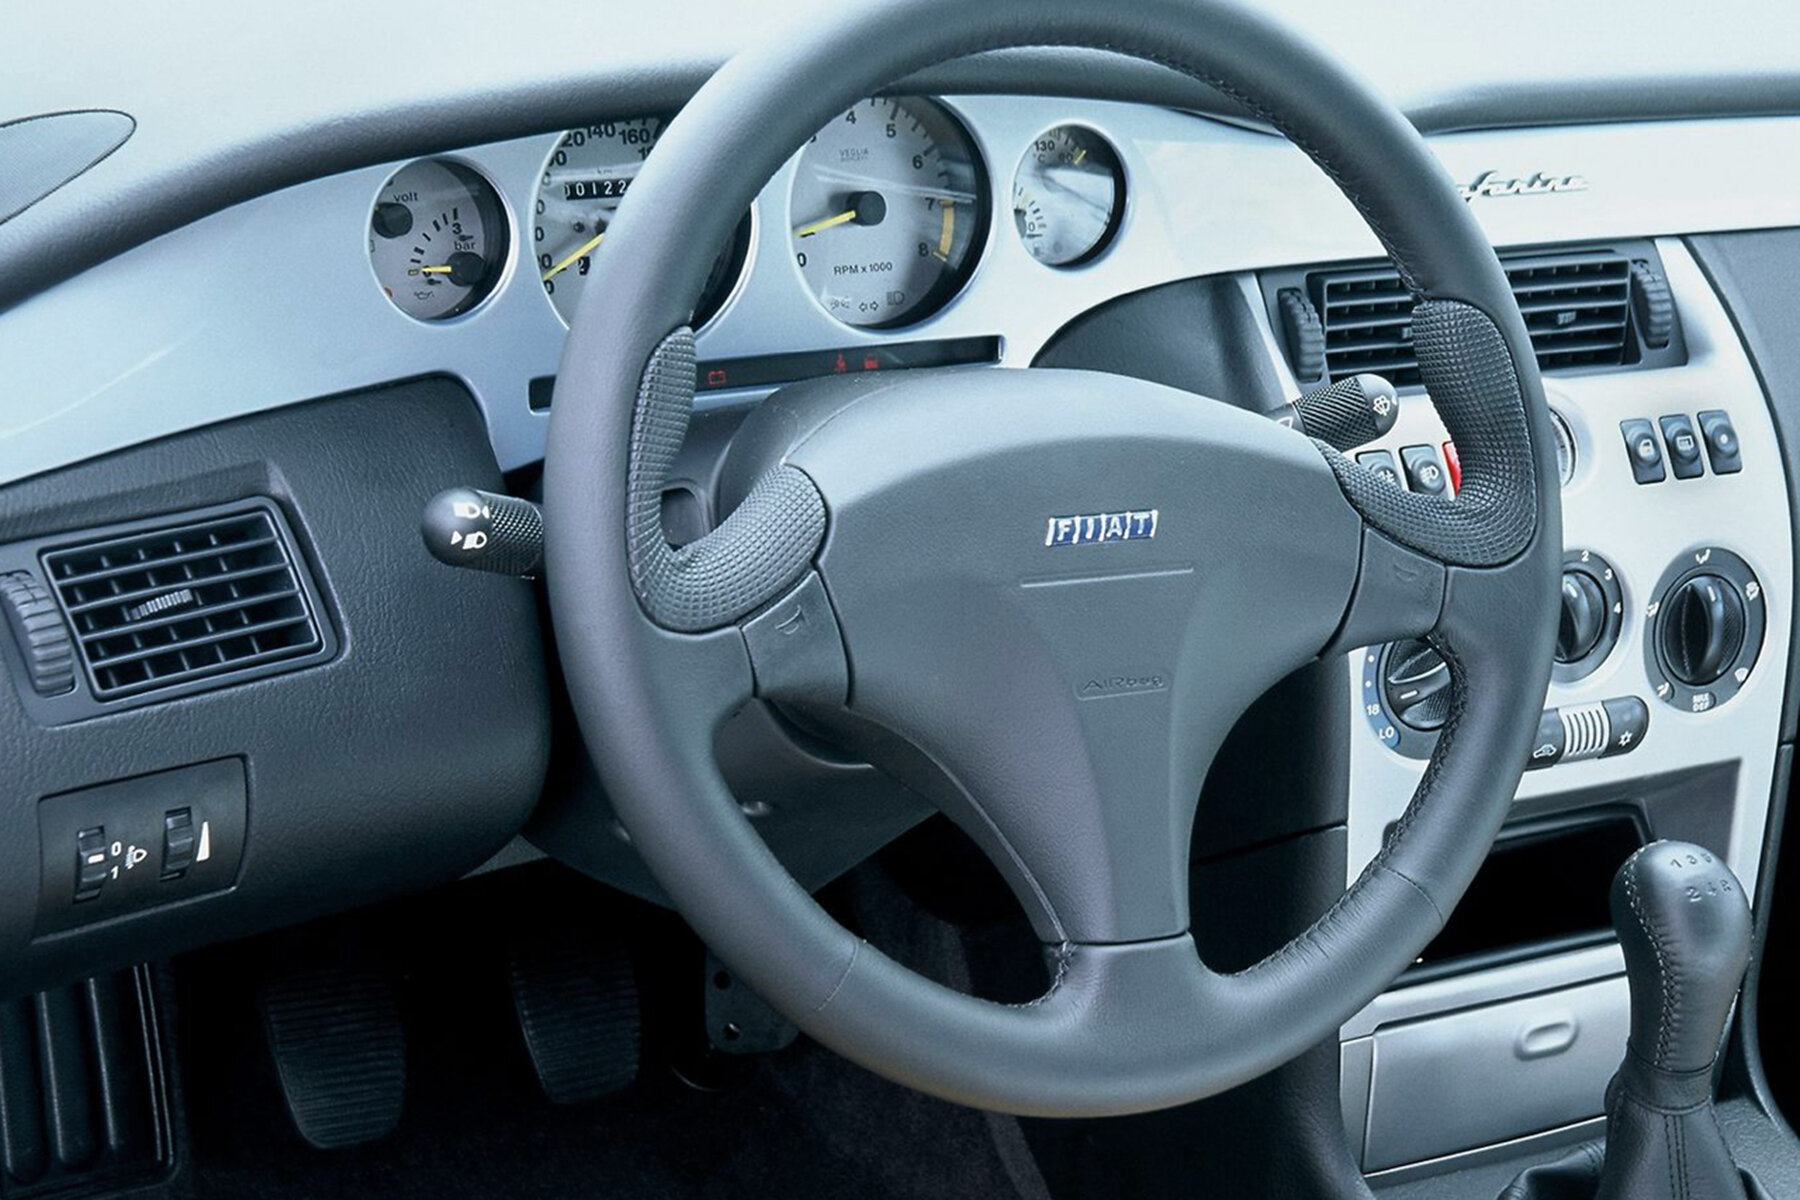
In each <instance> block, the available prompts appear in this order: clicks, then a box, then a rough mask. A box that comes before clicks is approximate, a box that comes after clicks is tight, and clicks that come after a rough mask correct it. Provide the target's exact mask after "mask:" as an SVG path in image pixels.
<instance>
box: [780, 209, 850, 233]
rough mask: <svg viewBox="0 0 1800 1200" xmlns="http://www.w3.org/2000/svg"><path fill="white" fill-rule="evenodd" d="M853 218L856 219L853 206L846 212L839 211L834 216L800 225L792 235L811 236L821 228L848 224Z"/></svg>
mask: <svg viewBox="0 0 1800 1200" xmlns="http://www.w3.org/2000/svg"><path fill="white" fill-rule="evenodd" d="M854 220H856V210H855V209H854V208H853V209H850V210H849V211H848V212H841V213H839V214H838V215H837V216H835V217H826V218H825V219H824V220H822V221H813V222H812V223H810V224H807V225H801V226H799V227H798V228H797V229H795V230H794V236H795V237H797V238H803V237H811V236H812V235H813V234H815V233H818V232H819V231H820V230H822V229H831V228H833V227H835V226H838V225H848V224H849V223H850V222H852V221H854Z"/></svg>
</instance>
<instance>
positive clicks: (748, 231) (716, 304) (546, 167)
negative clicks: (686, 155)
mask: <svg viewBox="0 0 1800 1200" xmlns="http://www.w3.org/2000/svg"><path fill="white" fill-rule="evenodd" d="M674 119H675V118H674V115H673V114H665V113H639V114H636V115H634V116H628V117H612V118H603V119H602V120H600V121H596V122H592V123H590V124H589V125H585V126H580V127H578V128H575V129H564V130H562V131H561V132H559V133H556V134H553V135H552V140H551V142H550V147H549V149H548V150H546V151H545V152H544V156H543V160H542V161H541V162H539V164H538V169H537V174H536V175H535V176H534V177H533V179H532V185H531V207H530V212H529V214H528V215H529V217H530V224H531V238H532V241H531V244H532V246H534V247H535V246H536V245H537V240H536V239H537V230H538V227H539V225H540V221H539V217H540V216H541V215H542V214H541V213H540V212H539V211H538V206H539V205H540V204H541V203H543V201H544V181H545V178H546V176H547V175H548V174H549V172H550V168H551V166H552V164H554V163H555V161H556V155H557V153H558V152H559V151H561V150H562V149H563V148H564V146H565V145H566V144H567V142H568V140H569V137H570V136H571V135H572V134H574V133H576V132H578V131H579V130H581V129H590V128H592V127H593V125H595V124H604V123H606V122H607V121H608V120H610V121H612V122H615V123H620V124H622V123H625V122H628V121H657V122H660V124H659V125H658V126H657V130H656V142H657V143H660V142H661V141H662V137H663V133H664V132H665V131H666V130H667V129H668V126H669V123H670V122H671V121H673V120H674ZM651 150H652V152H654V151H655V145H652V146H651ZM760 203H761V201H760V198H759V199H758V200H757V201H755V202H752V204H751V205H750V207H749V209H748V210H746V211H745V213H744V216H743V219H742V220H740V221H739V222H738V224H737V225H736V226H735V227H734V229H733V231H732V235H731V245H730V247H729V249H728V251H727V253H728V256H729V257H728V263H727V266H726V277H725V280H724V282H722V283H721V284H720V285H719V287H718V288H717V290H716V291H713V290H710V289H709V292H708V294H707V295H703V296H702V297H701V298H700V303H699V306H698V307H697V308H696V309H695V311H694V314H693V320H692V322H691V323H692V326H693V328H694V330H695V332H699V331H701V330H704V329H707V328H708V327H710V326H711V325H712V324H713V323H714V322H715V321H717V320H718V319H719V317H720V316H721V315H723V314H724V313H725V311H726V310H727V309H729V308H730V307H731V306H732V304H733V302H735V301H736V300H737V298H738V296H739V295H741V294H742V293H743V290H744V285H745V282H746V281H747V280H748V279H749V278H750V272H751V271H752V270H753V269H754V268H755V265H756V244H757V238H758V237H759V235H760V232H761V231H760V229H759V227H758V222H759V220H760V216H759V214H758V207H759V205H760ZM530 261H531V264H532V281H533V283H534V284H536V290H537V292H538V293H539V295H541V296H542V297H543V299H544V303H545V304H546V305H548V306H549V308H550V312H551V313H552V314H553V315H554V316H555V317H556V319H557V321H558V322H560V323H561V324H562V327H563V328H564V329H567V328H569V318H568V317H567V316H565V315H564V314H563V310H562V307H561V306H560V305H558V304H557V302H556V297H555V296H554V295H552V294H551V293H550V292H549V291H547V290H546V289H545V288H544V286H543V280H542V279H541V278H540V277H539V274H538V272H539V271H540V269H541V268H540V267H539V264H538V257H537V254H536V253H535V252H534V253H532V254H531V256H530Z"/></svg>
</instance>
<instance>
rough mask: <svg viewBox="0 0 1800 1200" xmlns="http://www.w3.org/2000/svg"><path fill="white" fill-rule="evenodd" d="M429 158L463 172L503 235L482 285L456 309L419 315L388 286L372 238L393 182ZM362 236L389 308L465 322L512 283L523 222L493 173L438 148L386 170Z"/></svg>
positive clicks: (440, 321) (436, 321) (437, 323)
mask: <svg viewBox="0 0 1800 1200" xmlns="http://www.w3.org/2000/svg"><path fill="white" fill-rule="evenodd" d="M423 163H431V164H435V165H437V166H442V167H446V168H448V169H449V170H450V171H451V172H452V173H453V174H455V175H457V176H458V177H459V178H460V179H461V180H462V181H463V182H464V184H465V186H467V187H468V188H469V194H470V196H471V198H472V199H473V200H474V202H475V203H476V204H478V205H480V206H481V207H482V209H483V210H484V213H483V219H484V220H485V221H487V222H488V223H489V226H490V228H492V229H493V230H495V231H496V232H498V234H499V235H500V238H501V245H500V247H499V251H498V254H497V256H492V257H497V258H498V259H499V263H498V266H497V267H495V268H494V269H492V270H490V272H489V274H488V275H487V276H486V277H485V278H484V279H483V280H482V281H481V285H480V287H479V289H471V290H470V295H469V297H468V298H466V299H465V300H464V301H463V302H462V303H460V304H458V305H457V306H456V307H455V308H454V309H452V310H450V311H448V312H445V313H442V314H440V315H438V316H432V317H423V316H418V315H416V314H414V313H410V312H408V311H406V309H405V308H403V307H401V305H400V302H399V301H398V300H396V299H395V298H394V296H393V295H392V293H390V292H389V291H388V290H387V289H388V281H386V280H384V279H383V278H382V276H381V271H380V269H379V268H378V267H377V266H376V265H375V256H374V251H373V243H372V241H371V239H372V238H373V237H375V236H376V235H375V234H374V232H373V224H374V219H375V212H376V210H377V209H378V208H379V207H380V205H381V204H382V202H383V197H384V196H385V195H386V193H387V190H388V187H389V185H391V184H392V183H393V182H394V180H396V179H398V178H399V177H400V176H401V175H403V174H405V173H406V172H407V171H409V170H412V169H413V168H414V167H416V166H419V165H420V164H423ZM362 237H363V241H364V243H365V245H366V246H367V247H368V250H367V253H365V255H364V264H365V265H366V266H367V267H368V269H369V277H370V278H371V279H373V280H374V282H375V287H376V289H377V290H378V291H380V292H381V293H382V298H383V299H384V300H386V301H387V304H388V308H389V309H391V310H392V311H393V312H396V313H398V314H399V315H400V316H402V317H405V318H406V319H407V320H409V321H412V322H415V323H416V324H419V325H424V326H428V327H447V326H452V325H459V324H461V323H462V322H464V321H467V320H468V319H470V318H471V317H474V316H476V315H477V314H479V313H481V312H483V311H484V310H485V309H486V308H487V307H488V305H489V304H490V303H491V302H492V301H493V299H494V297H495V296H497V295H499V294H500V293H501V292H502V291H504V290H505V289H506V287H507V285H508V284H509V283H511V281H512V275H513V269H514V265H515V264H516V262H517V261H518V257H519V255H518V247H519V226H518V221H517V219H516V217H515V215H514V213H513V206H512V202H511V200H510V198H509V197H508V196H507V194H506V192H505V190H504V189H502V188H501V186H500V184H499V183H498V182H497V181H496V180H495V179H494V177H493V175H492V174H490V173H489V172H488V171H486V170H484V169H483V168H482V167H480V166H478V165H477V164H475V163H473V162H471V161H469V160H468V159H466V158H464V157H462V156H460V155H455V154H433V155H427V156H425V157H423V158H414V159H409V160H408V161H406V162H404V163H402V164H400V165H399V166H398V167H396V168H394V170H392V171H390V172H388V173H387V174H386V175H384V176H383V177H382V179H381V182H380V183H379V184H377V185H376V188H375V191H374V193H373V194H372V195H371V196H370V197H369V200H368V204H367V206H366V208H365V209H364V212H363V225H362ZM490 261H491V258H490Z"/></svg>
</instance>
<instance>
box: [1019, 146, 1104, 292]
mask: <svg viewBox="0 0 1800 1200" xmlns="http://www.w3.org/2000/svg"><path fill="white" fill-rule="evenodd" d="M1124 215H1125V170H1124V168H1123V167H1122V166H1120V164H1119V155H1118V152H1117V151H1115V150H1114V149H1113V148H1112V144H1111V143H1110V142H1108V141H1107V140H1106V139H1105V138H1103V137H1101V136H1100V135H1099V134H1098V133H1095V132H1094V131H1093V130H1092V129H1089V128H1087V127H1086V126H1083V125H1058V126H1057V127H1056V128H1055V129H1051V130H1048V131H1047V132H1045V133H1042V134H1040V135H1038V137H1037V139H1036V140H1034V141H1033V142H1032V143H1031V148H1030V149H1029V150H1027V151H1026V152H1025V157H1023V158H1022V159H1020V160H1019V169H1018V170H1017V171H1016V172H1015V173H1014V175H1013V223H1014V224H1015V225H1017V226H1018V229H1019V238H1020V240H1021V241H1023V242H1024V243H1025V249H1026V250H1027V251H1029V252H1030V254H1031V257H1033V258H1035V259H1037V260H1038V261H1039V262H1041V263H1043V264H1044V265H1045V266H1050V267H1072V266H1075V265H1076V264H1077V263H1084V262H1087V261H1088V260H1089V259H1091V258H1093V257H1095V256H1096V255H1098V254H1099V253H1100V252H1101V251H1102V250H1104V249H1106V247H1107V245H1108V244H1109V243H1110V242H1111V241H1112V238H1113V235H1114V234H1115V233H1117V232H1118V229H1119V220H1120V218H1121V217H1123V216H1124Z"/></svg>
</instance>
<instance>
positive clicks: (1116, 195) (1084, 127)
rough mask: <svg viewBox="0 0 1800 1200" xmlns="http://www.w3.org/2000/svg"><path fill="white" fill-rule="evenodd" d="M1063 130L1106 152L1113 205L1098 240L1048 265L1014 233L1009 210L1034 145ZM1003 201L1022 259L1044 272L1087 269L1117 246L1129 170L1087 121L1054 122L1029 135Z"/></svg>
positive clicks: (1109, 140) (1113, 147) (1012, 210)
mask: <svg viewBox="0 0 1800 1200" xmlns="http://www.w3.org/2000/svg"><path fill="white" fill-rule="evenodd" d="M1065 130H1075V131H1079V132H1080V133H1082V134H1084V135H1086V136H1088V137H1090V138H1092V139H1093V140H1094V141H1095V142H1097V143H1099V144H1100V145H1101V146H1104V147H1105V148H1106V154H1107V157H1108V159H1109V160H1110V163H1111V175H1112V177H1113V201H1112V211H1111V212H1110V213H1109V214H1108V215H1107V220H1106V226H1105V228H1104V229H1102V230H1101V231H1100V235H1099V237H1098V238H1096V239H1095V240H1094V241H1093V242H1092V243H1091V244H1090V245H1089V246H1087V247H1086V248H1085V249H1084V250H1082V251H1081V253H1079V254H1077V255H1075V256H1074V257H1073V258H1069V259H1065V260H1062V261H1060V262H1052V261H1051V260H1049V259H1044V258H1039V257H1038V256H1037V255H1036V254H1033V253H1032V252H1031V247H1030V245H1029V244H1027V242H1026V241H1025V236H1024V233H1023V232H1022V231H1020V230H1019V229H1018V225H1017V213H1018V210H1017V209H1016V208H1014V207H1013V195H1014V194H1015V193H1016V192H1017V190H1018V187H1019V177H1020V176H1021V175H1022V174H1023V173H1024V171H1025V169H1026V166H1027V164H1028V162H1029V160H1030V159H1031V157H1032V155H1033V153H1034V151H1035V149H1036V146H1037V143H1038V142H1039V141H1040V140H1042V139H1043V138H1046V137H1051V136H1054V135H1056V134H1059V133H1062V132H1063V131H1065ZM1006 200H1007V211H1008V212H1010V213H1012V214H1013V215H1014V230H1013V231H1014V234H1015V236H1017V237H1018V239H1019V246H1020V248H1021V249H1023V250H1024V251H1025V254H1026V257H1028V258H1030V259H1031V260H1032V261H1033V262H1035V263H1037V264H1038V265H1039V266H1042V267H1045V268H1047V269H1048V270H1052V271H1072V270H1075V269H1077V268H1080V267H1085V266H1088V265H1090V264H1091V263H1094V262H1097V261H1098V260H1100V259H1102V258H1104V257H1106V255H1107V253H1108V252H1109V251H1110V250H1111V249H1112V248H1113V247H1114V246H1115V245H1117V244H1118V241H1119V231H1120V230H1121V229H1122V228H1124V225H1125V214H1126V209H1127V208H1128V206H1129V205H1130V204H1131V200H1132V194H1131V175H1130V171H1129V169H1128V168H1127V167H1126V165H1125V155H1124V154H1122V153H1121V152H1120V150H1119V147H1118V144H1117V143H1116V142H1114V141H1113V139H1112V138H1110V137H1108V136H1107V134H1106V133H1105V131H1104V130H1102V129H1100V128H1099V127H1098V126H1096V125H1094V124H1092V123H1090V122H1088V121H1057V122H1056V123H1055V124H1053V125H1047V126H1045V127H1044V128H1043V129H1041V130H1039V131H1038V132H1037V133H1036V134H1034V135H1032V138H1031V141H1030V142H1029V143H1027V145H1026V147H1025V149H1024V151H1023V152H1021V153H1020V155H1019V157H1018V160H1017V161H1016V162H1015V163H1014V164H1013V174H1012V181H1011V184H1010V187H1009V189H1008V192H1007V197H1006Z"/></svg>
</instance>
